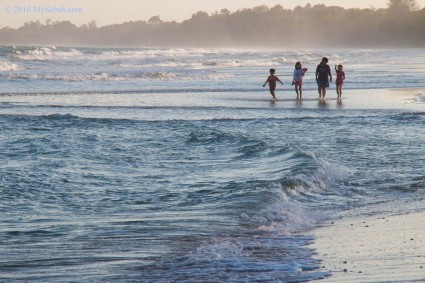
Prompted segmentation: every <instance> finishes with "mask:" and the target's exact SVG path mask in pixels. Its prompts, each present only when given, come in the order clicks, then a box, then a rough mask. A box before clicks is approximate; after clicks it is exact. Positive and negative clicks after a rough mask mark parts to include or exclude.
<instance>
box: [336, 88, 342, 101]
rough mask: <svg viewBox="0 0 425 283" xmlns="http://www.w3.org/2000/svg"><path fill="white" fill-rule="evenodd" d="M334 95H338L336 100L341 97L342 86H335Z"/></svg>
mask: <svg viewBox="0 0 425 283" xmlns="http://www.w3.org/2000/svg"><path fill="white" fill-rule="evenodd" d="M336 93H337V94H338V99H341V97H342V85H336Z"/></svg>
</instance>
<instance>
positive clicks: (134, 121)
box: [0, 46, 425, 282]
mask: <svg viewBox="0 0 425 283" xmlns="http://www.w3.org/2000/svg"><path fill="white" fill-rule="evenodd" d="M424 54H425V53H424V50H423V49H406V50H360V49H356V50H337V49H335V50H327V51H326V52H324V51H312V50H300V51H293V50H284V49H282V50H235V49H152V48H138V49H112V48H109V49H106V48H61V47H19V46H18V47H11V46H3V47H0V132H1V137H0V147H1V150H0V160H1V162H0V254H1V258H0V281H4V282H76V281H78V282H202V281H203V282H259V281H260V282H306V281H310V280H314V279H319V278H323V277H326V276H329V275H330V274H328V273H327V272H323V270H322V269H320V266H321V265H320V258H317V257H316V256H314V255H315V251H314V250H312V248H311V247H310V245H309V244H311V243H312V242H313V241H314V238H313V237H312V236H311V235H312V233H311V232H312V231H314V229H315V228H317V227H318V226H320V225H322V224H323V223H330V222H331V221H333V220H334V219H335V218H336V217H343V215H344V213H343V212H346V211H351V210H353V209H354V208H359V207H364V208H366V209H365V210H363V211H373V213H378V214H379V213H382V214H386V213H393V212H397V213H406V212H408V211H407V210H406V207H409V211H411V210H412V207H414V209H418V210H419V209H423V208H424V207H425V200H424V197H423V195H424V192H425V172H424V168H423V164H425V145H424V143H423V141H424V140H425V110H424V109H425V108H423V107H425V90H424V89H425V55H424ZM323 56H327V57H328V58H329V63H330V65H331V67H332V69H333V66H334V65H335V64H343V65H344V69H345V72H346V77H347V79H346V82H345V85H344V93H343V98H344V99H343V102H342V103H339V102H337V101H336V100H335V97H336V94H335V89H334V88H335V87H334V85H331V88H330V89H329V91H328V95H327V101H326V102H324V103H321V102H319V101H317V93H316V91H315V89H316V83H315V81H314V71H315V68H316V65H317V64H318V63H319V61H320V60H321V58H322V57H323ZM296 61H301V63H302V64H303V67H305V68H308V72H307V73H306V76H305V78H304V82H305V84H304V90H305V93H304V101H303V102H302V103H299V102H297V101H295V100H294V98H295V97H296V96H295V93H294V91H293V90H292V87H291V86H290V81H291V80H292V73H293V69H294V64H295V62H296ZM269 68H275V69H276V70H277V72H276V74H277V75H278V76H280V78H281V79H282V80H283V81H284V83H285V85H284V86H283V88H282V87H281V86H278V91H277V97H278V99H279V100H280V101H277V102H274V103H273V102H270V98H271V97H270V94H268V91H267V89H264V88H262V84H263V83H264V81H265V79H266V77H267V75H268V70H269ZM333 73H335V72H333ZM378 94H379V97H383V99H381V100H377V99H376V97H377V96H378ZM390 102H391V103H390ZM381 103H382V105H381ZM359 105H363V106H362V107H359ZM364 105H366V106H367V107H366V106H364ZM396 201H397V202H396ZM394 203H397V205H394ZM412 203H415V205H414V206H412ZM368 207H370V208H373V209H369V210H368V209H367V208H368ZM371 213H372V212H371Z"/></svg>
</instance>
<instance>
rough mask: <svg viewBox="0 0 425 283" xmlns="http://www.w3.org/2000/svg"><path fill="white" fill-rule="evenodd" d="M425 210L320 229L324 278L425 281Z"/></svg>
mask: <svg viewBox="0 0 425 283" xmlns="http://www.w3.org/2000/svg"><path fill="white" fill-rule="evenodd" d="M424 219H425V212H419V213H418V212H414V213H411V214H407V215H393V216H376V217H374V216H370V217H363V218H361V217H356V218H352V219H350V218H348V219H344V220H341V221H337V222H335V223H330V224H329V225H328V226H326V227H322V228H320V229H318V230H317V232H316V237H317V239H316V241H315V244H314V247H315V248H316V251H317V253H318V255H317V256H318V258H321V259H322V260H323V262H322V267H321V268H322V270H323V271H328V272H330V274H331V276H330V277H327V278H325V279H324V280H319V281H320V282H425V233H424V230H425V221H424Z"/></svg>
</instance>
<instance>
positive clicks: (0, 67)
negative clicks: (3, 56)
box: [0, 61, 19, 71]
mask: <svg viewBox="0 0 425 283" xmlns="http://www.w3.org/2000/svg"><path fill="white" fill-rule="evenodd" d="M18 69H19V66H18V65H17V64H14V63H10V62H4V61H0V71H16V70H18Z"/></svg>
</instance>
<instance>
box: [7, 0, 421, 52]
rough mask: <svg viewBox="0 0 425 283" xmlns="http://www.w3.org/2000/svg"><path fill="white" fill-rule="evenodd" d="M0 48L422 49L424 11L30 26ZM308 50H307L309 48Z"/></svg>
mask: <svg viewBox="0 0 425 283" xmlns="http://www.w3.org/2000/svg"><path fill="white" fill-rule="evenodd" d="M0 44H14V45H18V44H54V45H103V46H157V47H159V46H199V47H225V46H234V47H300V46H302V47H303V48H305V47H310V48H314V47H318V46H335V47H344V46H351V47H385V46H388V47H403V46H404V47H423V46H425V9H419V7H418V5H417V3H416V1H415V0H390V1H389V3H388V7H387V8H386V9H375V8H372V7H371V8H369V9H354V8H351V9H344V8H341V7H336V6H331V7H327V6H325V5H323V4H322V5H315V6H312V5H310V4H307V5H306V6H305V7H300V6H298V7H296V8H295V9H292V10H291V9H285V8H284V7H282V6H280V5H277V6H274V7H271V8H270V7H267V6H258V7H255V8H252V9H241V10H238V11H236V12H233V13H231V12H230V11H228V10H227V9H223V10H221V11H220V12H216V13H213V14H208V13H206V12H202V11H201V12H197V13H195V14H193V15H192V17H191V18H190V19H187V20H185V21H182V22H180V23H178V22H175V21H172V22H166V21H162V20H161V18H160V17H159V16H154V17H152V18H150V19H149V20H148V21H131V22H126V23H122V24H115V25H109V26H104V27H97V25H96V23H95V22H91V23H89V24H87V25H83V26H80V27H77V26H75V25H74V24H72V23H71V22H69V21H63V22H51V21H49V20H48V21H46V23H44V24H42V23H40V22H38V21H36V22H27V23H25V24H24V25H23V26H22V27H20V28H17V29H12V28H7V27H4V28H1V29H0ZM307 44H308V45H307Z"/></svg>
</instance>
